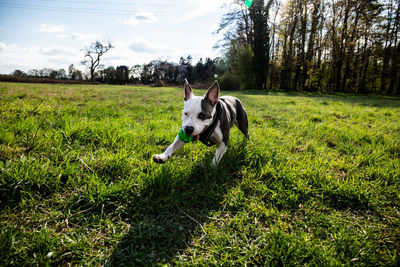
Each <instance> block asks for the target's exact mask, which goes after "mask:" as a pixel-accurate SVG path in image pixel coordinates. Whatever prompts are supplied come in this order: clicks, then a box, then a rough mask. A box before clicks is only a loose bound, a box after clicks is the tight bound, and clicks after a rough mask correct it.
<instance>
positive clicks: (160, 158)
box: [153, 136, 185, 163]
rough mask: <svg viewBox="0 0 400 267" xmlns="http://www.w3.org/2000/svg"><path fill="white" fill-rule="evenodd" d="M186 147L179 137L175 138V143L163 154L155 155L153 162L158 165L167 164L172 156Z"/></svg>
mask: <svg viewBox="0 0 400 267" xmlns="http://www.w3.org/2000/svg"><path fill="white" fill-rule="evenodd" d="M184 145H185V142H183V141H181V140H179V137H178V136H176V137H175V141H174V142H173V143H172V144H171V145H170V146H169V147H167V149H166V150H165V151H164V153H162V154H158V155H154V156H153V161H154V162H157V163H164V162H166V161H167V160H168V159H169V158H170V157H172V155H173V154H174V153H175V152H176V151H177V150H178V149H180V148H181V147H183V146H184Z"/></svg>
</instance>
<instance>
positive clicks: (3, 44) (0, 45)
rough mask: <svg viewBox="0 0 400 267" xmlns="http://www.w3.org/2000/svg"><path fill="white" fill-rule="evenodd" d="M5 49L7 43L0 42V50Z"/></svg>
mask: <svg viewBox="0 0 400 267" xmlns="http://www.w3.org/2000/svg"><path fill="white" fill-rule="evenodd" d="M6 50H7V45H6V44H5V43H2V42H0V51H1V52H2V51H6Z"/></svg>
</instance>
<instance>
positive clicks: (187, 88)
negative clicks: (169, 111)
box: [184, 78, 194, 101]
mask: <svg viewBox="0 0 400 267" xmlns="http://www.w3.org/2000/svg"><path fill="white" fill-rule="evenodd" d="M184 89H185V98H184V99H185V101H188V100H189V99H191V98H192V97H193V96H194V95H193V92H192V87H190V84H189V83H188V81H187V80H186V78H185V85H184Z"/></svg>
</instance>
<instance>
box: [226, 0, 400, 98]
mask: <svg viewBox="0 0 400 267" xmlns="http://www.w3.org/2000/svg"><path fill="white" fill-rule="evenodd" d="M245 2H246V1H245V0H234V1H232V4H231V5H230V7H231V9H230V11H229V12H228V13H226V14H225V15H224V16H223V18H222V20H221V24H220V28H219V32H224V39H223V40H222V41H221V42H220V44H219V47H221V48H222V49H224V50H225V57H226V59H227V61H229V62H230V63H231V64H230V66H229V69H228V70H227V71H226V72H225V73H224V75H223V77H221V79H222V80H223V81H225V82H227V83H231V84H236V85H237V86H238V87H239V88H243V89H244V88H257V89H283V90H297V91H327V92H333V91H334V92H354V93H368V92H374V93H383V94H399V93H400V90H399V86H400V84H399V81H400V77H399V76H400V75H399V64H400V38H399V37H400V34H399V28H400V1H399V0H385V1H365V0H364V1H353V0H346V1H345V0H291V1H284V2H283V1H276V0H266V1H264V0H254V1H253V3H252V5H251V7H250V8H248V7H247V6H246V4H245Z"/></svg>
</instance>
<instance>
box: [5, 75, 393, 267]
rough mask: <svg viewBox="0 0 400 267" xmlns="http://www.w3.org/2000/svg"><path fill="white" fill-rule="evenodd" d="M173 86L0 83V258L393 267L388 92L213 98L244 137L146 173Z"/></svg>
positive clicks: (194, 147)
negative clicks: (233, 112)
mask: <svg viewBox="0 0 400 267" xmlns="http://www.w3.org/2000/svg"><path fill="white" fill-rule="evenodd" d="M182 93H183V92H182V89H181V88H149V87H129V86H108V85H104V86H90V85H43V84H17V83H0V210H1V211H0V262H1V263H2V265H6V266H7V265H14V266H20V265H68V264H73V265H75V264H77V265H110V266H114V265H142V264H146V265H157V264H159V265H227V266H230V265H245V264H252V265H264V264H267V265H302V266H303V265H319V266H327V265H329V266H336V265H382V266H383V265H384V266H399V263H400V260H399V259H400V258H399V256H400V255H399V253H400V252H399V248H400V240H399V239H400V214H399V206H400V193H399V192H400V159H399V158H400V99H398V98H390V97H379V96H353V95H325V94H301V93H290V94H289V93H279V92H278V93H269V94H266V93H262V92H259V91H243V92H222V93H223V94H224V95H228V94H230V95H234V96H237V97H239V98H240V99H241V100H242V101H243V103H244V105H245V107H246V109H247V111H248V113H249V115H250V116H249V120H250V136H251V140H250V141H248V142H247V141H246V140H245V139H244V138H243V137H242V135H241V133H240V132H239V130H238V129H233V130H232V132H231V142H230V146H229V148H228V150H227V153H226V154H225V155H224V157H223V159H222V160H221V162H220V165H219V167H218V169H213V168H212V167H211V166H210V164H211V160H212V157H213V154H214V152H215V147H214V148H207V147H205V146H203V145H202V144H200V143H199V142H197V143H193V144H188V145H186V146H185V147H184V148H183V149H182V150H181V151H179V152H178V153H177V154H176V155H175V157H174V158H172V159H171V160H170V161H169V162H167V163H165V164H163V165H157V164H155V163H153V162H152V161H151V157H152V155H153V154H158V153H160V152H162V151H163V150H164V149H165V148H166V147H167V146H168V145H169V144H170V143H171V142H172V141H173V139H174V137H175V135H176V134H177V132H178V129H179V127H180V117H181V109H182V99H183V94H182ZM195 93H197V94H203V93H204V91H201V90H197V91H195Z"/></svg>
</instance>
